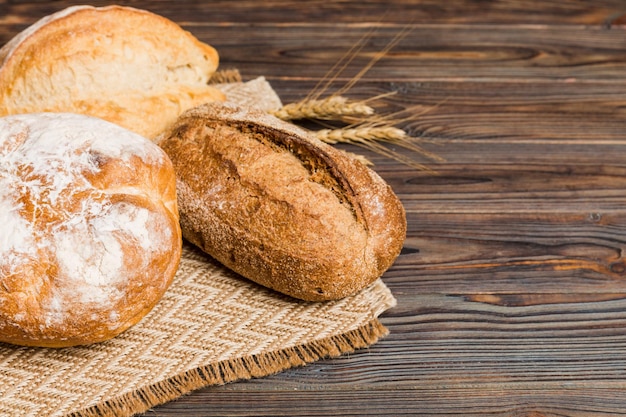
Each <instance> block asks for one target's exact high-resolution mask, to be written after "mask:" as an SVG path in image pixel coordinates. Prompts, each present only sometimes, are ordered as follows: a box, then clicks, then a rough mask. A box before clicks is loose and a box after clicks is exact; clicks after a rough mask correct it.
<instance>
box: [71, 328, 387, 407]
mask: <svg viewBox="0 0 626 417" xmlns="http://www.w3.org/2000/svg"><path fill="white" fill-rule="evenodd" d="M388 333H389V331H388V330H387V328H386V327H385V326H384V325H383V324H382V323H380V321H379V320H378V319H373V320H372V321H370V322H369V323H367V324H365V325H363V326H361V327H359V328H357V329H355V330H351V331H349V332H347V333H344V334H340V335H335V336H331V337H328V338H325V339H320V340H317V341H313V342H310V343H307V344H304V345H299V346H294V347H290V348H286V349H281V350H278V351H275V352H267V353H263V354H259V355H253V356H247V357H242V358H236V359H230V360H226V361H222V362H217V363H215V364H211V365H208V366H203V367H200V368H196V369H192V370H190V371H187V372H185V373H183V374H180V375H177V376H174V377H172V378H169V379H167V380H165V381H161V382H159V383H157V384H154V385H150V386H147V387H144V388H140V389H137V390H136V391H134V392H131V393H128V394H126V395H124V396H121V397H118V398H114V399H111V400H107V401H104V402H102V403H100V404H96V405H94V406H92V407H89V408H87V409H85V410H82V411H77V412H73V413H71V414H68V415H67V416H66V417H109V416H115V417H128V416H132V415H134V414H138V413H142V412H145V411H147V410H149V409H150V408H152V407H154V406H157V405H160V404H164V403H166V402H169V401H173V400H175V399H177V398H179V397H181V396H183V395H185V394H188V393H190V392H192V391H195V390H198V389H200V388H205V387H208V386H211V385H223V384H226V383H229V382H234V381H237V380H245V379H251V378H259V377H264V376H268V375H272V374H275V373H278V372H281V371H284V370H287V369H289V368H293V367H297V366H304V365H306V364H308V363H311V362H315V361H317V360H320V359H323V358H329V357H337V356H340V355H343V354H346V353H351V352H354V351H355V350H357V349H363V348H366V347H368V346H370V345H372V344H374V343H376V342H377V341H378V340H379V339H380V338H381V337H384V336H386V335H387V334H388Z"/></svg>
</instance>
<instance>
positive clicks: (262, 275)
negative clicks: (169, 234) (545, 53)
mask: <svg viewBox="0 0 626 417" xmlns="http://www.w3.org/2000/svg"><path fill="white" fill-rule="evenodd" d="M156 142H157V144H159V145H160V146H161V147H162V148H163V149H164V150H165V151H166V152H167V154H168V155H169V156H170V159H172V162H173V164H174V168H175V170H176V176H177V189H178V201H179V209H180V217H181V228H182V230H183V236H184V237H185V238H186V239H188V240H189V241H190V242H192V243H194V244H196V245H197V246H199V247H200V248H202V249H203V250H204V251H205V252H207V253H208V254H210V255H211V256H213V257H214V258H215V259H217V260H218V261H220V262H222V263H223V264H224V265H226V266H227V267H229V268H231V269H232V270H234V271H235V272H237V273H239V274H241V275H243V276H244V277H246V278H248V279H250V280H253V281H255V282H257V283H259V284H262V285H264V286H267V287H269V288H273V289H275V290H277V291H279V292H282V293H284V294H287V295H290V296H292V297H295V298H299V299H303V300H310V301H318V300H330V299H337V298H342V297H345V296H348V295H351V294H354V293H355V292H357V291H359V290H361V289H363V288H364V287H365V286H367V285H369V284H371V283H372V282H373V281H374V280H376V279H377V278H379V277H380V276H381V275H382V274H383V273H384V272H385V271H386V270H387V269H388V268H389V267H390V266H391V265H392V264H393V262H394V261H395V259H396V258H397V256H398V255H399V254H400V250H401V249H402V245H403V243H404V239H405V236H406V218H405V212H404V208H403V206H402V204H401V202H400V200H399V199H398V197H397V196H396V195H395V194H394V192H393V190H392V189H391V187H390V186H389V185H388V184H387V183H386V182H385V181H384V180H383V179H382V178H381V177H380V176H378V175H377V174H376V173H375V172H374V171H373V170H371V169H369V168H368V167H366V166H365V165H363V164H362V163H360V162H358V161H356V160H354V159H353V158H352V157H350V156H348V155H347V154H346V153H344V152H341V151H340V150H338V149H335V148H333V147H331V146H329V145H327V144H325V143H322V142H320V141H319V140H317V139H315V138H314V137H312V136H311V135H310V134H308V133H307V132H306V131H304V130H302V129H299V128H297V127H296V126H294V125H292V124H289V123H286V122H283V121H281V120H279V119H277V118H275V117H273V116H270V115H268V114H265V113H262V112H260V111H254V110H246V109H242V108H238V107H236V106H233V105H230V104H228V103H213V104H206V105H203V106H199V107H197V108H194V109H191V110H189V111H187V112H185V113H184V114H183V115H182V116H181V117H180V118H179V119H178V121H177V122H176V123H175V124H174V125H173V126H172V127H171V128H170V129H169V130H167V131H166V132H164V133H163V135H162V136H161V137H159V138H157V140H156Z"/></svg>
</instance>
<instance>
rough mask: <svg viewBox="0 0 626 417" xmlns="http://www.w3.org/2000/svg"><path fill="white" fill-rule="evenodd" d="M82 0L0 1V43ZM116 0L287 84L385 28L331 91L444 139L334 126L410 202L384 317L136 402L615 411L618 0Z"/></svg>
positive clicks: (298, 92)
mask: <svg viewBox="0 0 626 417" xmlns="http://www.w3.org/2000/svg"><path fill="white" fill-rule="evenodd" d="M79 3H84V2H75V1H6V0H5V1H2V0H0V43H5V42H6V41H8V40H9V39H10V38H11V37H12V36H14V35H15V34H16V33H17V32H18V31H19V30H21V29H23V28H24V27H26V26H27V25H29V24H31V23H33V22H34V21H35V20H36V19H38V18H39V17H42V16H44V15H46V14H49V13H52V12H54V11H57V10H59V9H62V8H64V7H66V6H68V5H71V4H79ZM119 3H121V4H128V5H133V6H135V7H140V8H145V9H148V10H151V11H154V12H156V13H159V14H162V15H164V16H166V17H169V18H171V19H172V20H174V21H176V22H178V23H180V24H181V25H182V26H183V27H185V28H186V29H187V30H189V31H191V32H192V33H194V34H195V35H196V36H197V37H199V38H200V39H201V40H203V41H206V42H208V43H210V44H212V45H213V46H215V47H216V48H217V50H218V51H219V53H220V56H221V62H222V64H221V66H222V68H224V69H226V68H237V69H239V71H240V72H241V74H242V75H243V76H244V78H245V79H251V78H254V77H257V76H260V75H263V76H265V77H266V78H267V79H268V80H269V81H270V83H271V84H272V85H273V86H274V88H275V89H276V90H277V92H278V93H279V95H280V96H281V98H282V99H283V101H284V102H285V103H289V102H292V101H295V100H299V99H301V98H303V97H305V96H306V95H307V94H308V93H309V92H310V91H311V90H312V89H314V88H315V87H316V85H317V84H318V82H319V80H320V79H321V78H322V77H324V76H325V74H326V73H327V72H328V70H329V69H330V68H331V67H332V66H333V64H335V63H336V62H337V61H338V60H340V59H341V58H342V57H343V56H345V54H346V52H347V51H348V50H349V49H350V48H351V47H352V46H354V45H355V44H358V43H359V42H360V41H361V40H363V39H365V42H364V47H363V49H361V50H360V51H359V52H358V54H357V55H356V56H355V59H354V60H353V61H352V62H351V64H350V65H349V66H348V68H346V70H345V71H343V72H342V73H339V74H335V75H337V79H336V80H335V82H333V83H331V85H330V86H329V90H328V91H329V92H332V91H333V89H337V88H341V87H342V86H343V85H345V84H346V82H347V81H348V80H349V79H350V78H351V77H353V76H354V75H355V74H356V73H358V71H359V70H360V69H362V68H363V67H364V66H365V65H367V63H368V62H369V61H370V60H371V59H372V57H373V56H374V54H376V53H377V52H378V51H381V50H382V49H384V48H385V46H386V45H388V44H389V43H390V42H391V41H392V40H393V39H394V38H395V37H396V35H398V34H400V33H402V34H403V37H402V39H400V40H399V42H398V43H397V45H395V47H394V48H393V49H392V50H391V51H389V53H388V54H387V55H386V56H385V57H384V58H383V59H381V60H380V61H379V62H377V63H376V65H375V66H374V67H373V68H371V69H370V71H368V72H367V73H366V74H365V76H364V77H363V78H362V79H361V80H360V81H359V82H357V83H356V84H355V85H354V86H353V87H352V88H351V89H350V90H349V91H348V92H347V93H346V95H348V96H350V97H352V98H367V97H371V96H375V95H378V94H383V93H388V92H392V91H395V92H396V94H395V95H393V96H391V97H389V98H388V99H386V104H385V105H386V106H387V108H388V109H389V111H397V110H400V109H410V110H409V113H410V114H411V117H410V119H409V120H406V121H404V122H403V124H402V127H404V128H405V129H407V131H409V132H410V133H411V134H412V135H414V136H416V137H419V138H422V140H423V146H424V147H426V148H427V149H428V150H430V151H432V152H434V153H436V154H437V155H439V156H441V157H442V158H444V161H443V162H439V161H431V160H428V159H424V158H421V157H420V156H419V155H411V156H412V157H415V158H417V159H418V160H419V161H420V162H423V163H426V164H428V165H429V167H430V168H432V169H433V170H435V171H436V173H437V175H432V174H429V173H426V172H423V171H418V170H416V169H413V168H411V167H408V166H406V165H403V164H401V163H398V162H397V161H395V160H394V159H390V158H386V157H382V156H378V155H377V154H374V153H371V152H369V151H364V150H360V149H359V148H356V147H348V149H349V150H351V151H353V152H361V153H363V154H364V155H366V156H367V157H369V158H370V159H371V160H372V161H374V162H375V167H374V168H375V169H376V171H377V172H378V173H379V174H380V175H381V176H383V177H384V178H385V179H386V180H388V182H389V183H390V184H391V186H392V187H393V188H394V190H395V191H396V192H397V194H398V195H399V196H400V198H401V199H402V201H403V203H404V205H405V207H406V210H407V217H408V224H409V231H408V237H407V241H406V245H405V248H404V250H403V253H402V255H401V256H400V257H399V259H398V261H397V262H396V264H395V265H394V266H393V267H392V268H391V269H390V270H389V271H388V272H387V273H386V274H385V275H384V277H383V279H384V281H385V282H386V284H387V285H388V286H389V288H390V289H391V290H392V292H393V293H394V295H395V296H396V298H397V300H398V305H397V307H395V308H393V309H392V310H390V311H388V312H386V313H385V314H384V315H383V316H382V319H381V320H382V322H383V324H385V325H386V326H387V327H388V328H389V330H390V331H391V334H390V335H389V336H388V337H387V338H385V339H383V340H381V341H380V342H379V343H377V344H375V345H374V346H372V347H371V348H370V349H366V350H363V351H359V352H356V353H354V354H350V355H346V356H344V357H341V358H338V359H332V360H322V361H320V362H317V363H314V364H312V365H310V366H307V367H303V368H297V369H291V370H289V371H286V372H283V373H280V374H277V375H274V376H270V377H267V378H262V379H255V380H250V381H244V382H238V383H233V384H228V385H225V386H221V387H211V388H207V389H203V390H200V391H197V392H194V393H192V394H190V395H188V396H186V397H184V398H182V399H180V400H178V401H174V402H171V403H169V404H166V405H163V406H159V407H156V408H155V409H153V410H151V411H149V412H147V413H146V414H145V416H150V417H166V416H167V417H174V416H177V417H182V416H213V415H232V416H262V415H285V416H287V415H289V416H293V415H329V416H330V415H333V416H336V415H354V416H357V415H358V416H362V415H424V416H427V415H459V416H474V415H475V416H515V417H518V416H528V417H531V416H532V417H540V416H604V415H607V416H608V415H612V416H613V415H626V281H625V279H626V275H625V274H626V258H625V256H626V254H625V253H624V250H625V249H626V81H625V80H626V26H625V25H626V1H623V0H612V1H611V0H604V1H583V0H579V1H567V0H561V1H557V0H548V1H539V0H530V1H513V0H510V1H505V0H474V1H469V0H464V1H461V0H459V1H451V2H447V1H439V0H424V1H390V2H387V1H329V0H325V1H310V2H301V1H258V2H255V1H243V0H239V1H236V2H234V1H214V2H210V1H132V2H130V1H121V2H119ZM92 4H94V5H103V4H106V2H101V1H95V2H92ZM407 28H410V30H408V31H407V30H406V29H407Z"/></svg>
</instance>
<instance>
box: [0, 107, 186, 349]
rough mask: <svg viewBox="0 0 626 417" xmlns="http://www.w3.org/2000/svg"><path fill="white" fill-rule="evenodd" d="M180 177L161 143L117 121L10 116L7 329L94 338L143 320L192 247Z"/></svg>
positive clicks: (4, 227)
mask: <svg viewBox="0 0 626 417" xmlns="http://www.w3.org/2000/svg"><path fill="white" fill-rule="evenodd" d="M175 183H176V180H175V174H174V171H173V166H172V164H171V161H170V160H169V158H168V157H167V155H166V154H165V153H164V152H163V151H162V150H161V149H160V148H159V147H158V146H156V145H155V144H154V143H153V142H151V141H149V140H148V139H146V138H143V137H142V136H140V135H137V134H135V133H132V132H130V131H128V130H126V129H123V128H121V127H119V126H117V125H114V124H112V123H109V122H106V121H103V120H101V119H97V118H92V117H88V116H83V115H76V114H53V113H41V114H25V115H15V116H6V117H4V118H0V341H1V342H6V343H12V344H17V345H26V346H43V347H65V346H74V345H81V344H90V343H95V342H100V341H104V340H107V339H110V338H112V337H114V336H116V335H118V334H120V333H121V332H123V331H125V330H126V329H128V328H129V327H131V326H133V325H134V324H136V323H137V322H138V321H139V320H141V319H142V318H143V317H144V316H145V315H146V314H147V313H148V312H149V311H150V310H151V309H152V308H153V307H154V305H156V303H157V302H158V301H159V300H160V299H161V297H162V295H163V294H164V292H165V290H166V289H167V288H168V287H169V285H170V283H171V282H172V279H173V277H174V275H175V273H176V271H177V268H178V264H179V261H180V257H181V253H182V235H181V231H180V225H179V222H178V220H179V218H178V210H177V203H176V190H175Z"/></svg>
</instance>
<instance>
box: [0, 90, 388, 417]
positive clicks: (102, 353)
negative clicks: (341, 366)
mask: <svg viewBox="0 0 626 417" xmlns="http://www.w3.org/2000/svg"><path fill="white" fill-rule="evenodd" d="M251 86H252V87H254V88H255V89H256V88H261V89H263V88H269V87H268V84H267V83H266V82H265V81H264V80H263V79H259V80H255V81H254V82H253V83H252V84H248V83H239V84H235V87H234V90H233V91H232V92H231V93H228V94H229V96H230V95H231V94H232V97H233V100H236V96H237V94H238V93H237V91H244V94H243V95H244V96H246V95H247V94H248V93H245V91H246V89H248V88H250V87H251ZM231 87H232V86H229V87H225V90H229V89H230V88H231ZM238 87H241V88H242V89H243V90H239V88H238ZM265 98H266V99H268V97H267V96H266V97H265ZM268 100H269V101H268V104H267V105H268V106H269V107H275V106H276V105H278V103H279V102H277V101H276V100H277V97H275V96H272V97H269V99H268ZM395 302H396V301H395V299H394V297H393V295H392V294H391V292H390V291H389V289H388V288H387V287H386V286H385V284H384V283H383V282H382V281H381V280H378V281H376V282H375V283H374V284H372V285H371V286H370V287H368V288H366V289H364V290H363V291H361V292H360V293H358V294H356V295H354V296H351V297H347V298H345V299H342V300H338V301H332V302H323V303H309V302H303V301H298V300H294V299H292V298H289V297H287V296H283V295H281V294H278V293H276V292H273V291H271V290H268V289H265V288H263V287H261V286H258V285H256V284H254V283H252V282H250V281H248V280H245V279H243V278H241V277H240V276H238V275H235V274H234V273H232V272H230V271H229V270H227V269H225V268H224V267H223V266H221V265H220V264H218V263H217V262H215V261H214V260H212V259H211V258H210V257H208V256H207V255H205V254H204V253H202V252H200V251H199V250H197V249H196V248H194V247H191V246H190V245H188V244H186V243H185V244H184V247H183V257H182V259H181V263H180V268H179V270H178V273H177V275H176V277H175V278H174V282H173V284H172V285H171V287H170V288H169V289H168V291H167V292H166V294H165V296H164V297H163V299H162V300H161V301H160V302H159V304H158V305H157V306H156V307H155V309H154V310H152V311H151V312H150V313H149V314H148V315H147V316H146V317H145V318H144V319H143V320H142V321H141V322H140V323H139V324H137V325H136V326H134V327H132V328H131V329H130V330H128V331H126V332H124V333H123V334H121V335H120V336H118V337H116V338H114V339H111V340H109V341H107V342H103V343H99V344H94V345H90V346H80V347H73V348H63V349H46V348H26V347H17V346H12V345H5V344H0V415H1V416H11V417H14V416H47V417H57V416H76V417H78V416H99V417H101V416H130V415H133V414H136V413H139V412H143V411H146V410H148V409H149V408H151V407H153V406H155V405H158V404H162V403H164V402H167V401H171V400H173V399H175V398H177V397H179V396H181V395H183V394H185V393H188V392H190V391H192V390H195V389H199V388H202V387H206V386H209V385H217V384H224V383H227V382H233V381H236V380H240V379H247V378H253V377H263V376H266V375H269V374H273V373H276V372H280V371H282V370H285V369H288V368H291V367H294V366H302V365H306V364H307V363H310V362H313V361H315V360H318V359H320V358H324V357H334V356H338V355H341V354H344V353H347V352H352V351H354V350H355V349H360V348H364V347H367V346H369V345H371V344H372V343H375V342H376V341H377V340H378V339H379V338H380V337H382V336H384V335H386V334H387V329H386V328H385V327H384V326H383V325H382V324H381V323H380V321H379V320H378V317H379V315H380V314H381V313H382V312H384V311H385V310H387V309H389V308H391V307H392V306H393V305H395Z"/></svg>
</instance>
